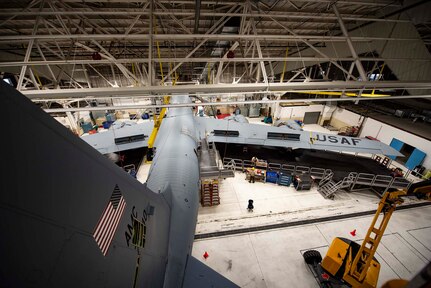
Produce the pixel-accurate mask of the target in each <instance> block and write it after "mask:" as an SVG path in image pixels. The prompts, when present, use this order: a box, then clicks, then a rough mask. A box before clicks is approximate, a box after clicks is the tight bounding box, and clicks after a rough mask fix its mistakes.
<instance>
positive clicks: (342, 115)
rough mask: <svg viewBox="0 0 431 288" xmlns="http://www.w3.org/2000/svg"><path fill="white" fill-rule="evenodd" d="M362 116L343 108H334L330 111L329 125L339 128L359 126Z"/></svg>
mask: <svg viewBox="0 0 431 288" xmlns="http://www.w3.org/2000/svg"><path fill="white" fill-rule="evenodd" d="M362 119H363V116H361V115H359V114H356V113H353V112H350V111H348V110H346V109H343V108H337V109H335V111H334V113H332V118H331V122H330V125H331V126H332V127H335V128H338V129H340V128H341V127H345V126H359V125H360V124H361V122H362Z"/></svg>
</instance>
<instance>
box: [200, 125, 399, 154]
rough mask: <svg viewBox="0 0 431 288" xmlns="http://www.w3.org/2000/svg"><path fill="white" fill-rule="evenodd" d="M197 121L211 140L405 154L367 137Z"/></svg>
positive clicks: (203, 132)
mask: <svg viewBox="0 0 431 288" xmlns="http://www.w3.org/2000/svg"><path fill="white" fill-rule="evenodd" d="M196 121H197V123H198V126H199V133H201V136H204V135H206V136H207V138H208V141H210V142H221V143H236V144H249V145H261V146H273V147H286V148H288V147H291V148H294V149H295V148H303V149H317V150H330V151H343V152H358V153H369V154H383V155H388V156H402V154H401V153H399V152H398V151H397V150H395V149H394V148H392V147H390V146H389V145H386V144H384V143H382V142H379V141H374V140H369V139H364V138H354V137H347V136H339V135H331V134H325V133H318V132H309V131H299V130H293V129H289V128H287V127H274V126H266V125H259V124H249V123H238V122H234V121H224V120H218V119H211V118H201V117H198V118H197V120H196Z"/></svg>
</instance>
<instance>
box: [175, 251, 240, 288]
mask: <svg viewBox="0 0 431 288" xmlns="http://www.w3.org/2000/svg"><path fill="white" fill-rule="evenodd" d="M183 287H187V288H201V287H212V288H231V287H232V288H237V287H239V286H238V285H236V284H235V283H233V282H232V281H230V280H229V279H227V278H225V277H223V276H222V275H221V274H219V273H217V272H216V271H214V270H213V269H211V268H210V267H208V266H207V265H205V264H204V263H202V262H201V261H199V260H198V259H196V258H195V257H193V256H190V257H189V259H188V260H187V267H186V272H185V275H184V283H183Z"/></svg>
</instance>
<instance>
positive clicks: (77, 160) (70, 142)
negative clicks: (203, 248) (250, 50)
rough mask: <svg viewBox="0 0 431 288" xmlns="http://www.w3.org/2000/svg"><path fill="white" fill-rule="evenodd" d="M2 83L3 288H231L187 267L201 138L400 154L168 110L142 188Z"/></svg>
mask: <svg viewBox="0 0 431 288" xmlns="http://www.w3.org/2000/svg"><path fill="white" fill-rule="evenodd" d="M1 82H2V81H0V105H1V107H2V108H3V117H4V119H14V121H13V123H8V124H5V125H3V135H4V138H3V141H2V142H3V143H4V144H6V143H7V144H8V146H9V147H10V148H9V149H3V151H8V152H7V153H4V154H3V157H2V158H3V159H2V160H3V163H5V164H4V168H5V169H3V173H2V174H1V181H0V183H1V191H2V197H1V198H0V219H2V220H1V221H0V231H1V232H2V234H1V237H0V283H1V286H2V287H237V285H235V284H234V283H232V282H231V281H229V280H228V279H226V278H224V277H223V276H221V275H220V274H218V273H217V272H215V271H214V270H212V269H211V268H209V267H208V266H206V265H205V264H203V263H202V262H201V261H199V260H198V259H196V258H194V257H193V256H192V255H191V250H192V244H193V238H194V232H195V226H196V219H197V211H198V205H199V160H198V152H197V150H198V146H199V142H200V141H202V140H204V138H205V137H207V138H208V139H209V141H218V142H229V143H245V144H256V145H267V146H268V145H269V146H279V147H295V148H297V147H301V148H304V147H309V148H314V149H335V148H337V149H342V150H345V151H358V152H369V153H382V154H387V155H398V154H399V153H398V152H397V151H395V150H394V149H392V148H391V147H389V146H387V145H385V144H383V143H380V142H377V141H371V142H370V140H366V139H359V138H349V137H338V136H326V135H323V134H320V133H309V132H304V131H296V130H289V129H285V128H279V127H267V126H262V125H255V126H253V125H251V124H248V123H237V122H233V121H223V120H216V119H205V118H196V117H194V116H193V114H192V110H191V109H190V108H171V109H170V110H169V111H168V113H167V115H166V117H165V119H164V120H163V122H162V125H161V127H160V131H159V134H158V136H157V139H156V143H155V147H156V148H157V150H156V151H157V152H156V153H155V155H154V158H153V162H152V166H151V168H150V172H149V176H148V180H147V182H146V183H145V184H141V183H139V182H138V181H137V180H136V179H134V178H133V177H130V175H128V174H127V173H126V172H124V171H123V170H122V169H121V168H120V167H118V166H116V165H115V164H114V163H112V161H111V160H109V159H108V158H107V157H105V156H103V155H102V154H101V153H99V152H98V151H96V150H95V149H93V148H92V147H91V146H90V145H88V144H87V143H85V142H84V141H83V140H82V139H80V138H79V137H76V135H74V134H73V133H72V132H71V131H69V130H68V129H67V128H65V127H64V126H62V125H61V124H60V123H58V122H57V121H56V120H54V119H53V118H52V117H51V116H49V115H48V114H46V113H45V112H44V111H42V110H41V109H40V108H38V107H37V106H36V105H34V104H33V103H32V102H31V101H30V100H29V99H27V98H26V97H25V96H23V95H22V94H21V93H19V92H18V91H16V90H15V89H14V88H13V87H10V86H8V85H7V84H4V83H1ZM190 101H191V100H190V99H189V97H187V96H173V97H171V103H189V102H190ZM132 136H133V135H132ZM137 138H138V139H139V137H137ZM131 139H135V138H133V137H132V138H131ZM123 140H124V139H123ZM118 143H119V144H118V145H123V144H122V143H123V142H122V141H119V142H118ZM5 146H6V145H5ZM5 148H6V147H5Z"/></svg>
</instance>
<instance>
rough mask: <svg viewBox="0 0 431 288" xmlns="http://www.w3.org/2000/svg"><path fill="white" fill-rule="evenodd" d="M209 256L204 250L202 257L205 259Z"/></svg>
mask: <svg viewBox="0 0 431 288" xmlns="http://www.w3.org/2000/svg"><path fill="white" fill-rule="evenodd" d="M209 256H210V255H209V254H208V252H207V251H205V253H204V258H205V259H207V258H208V257H209Z"/></svg>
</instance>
